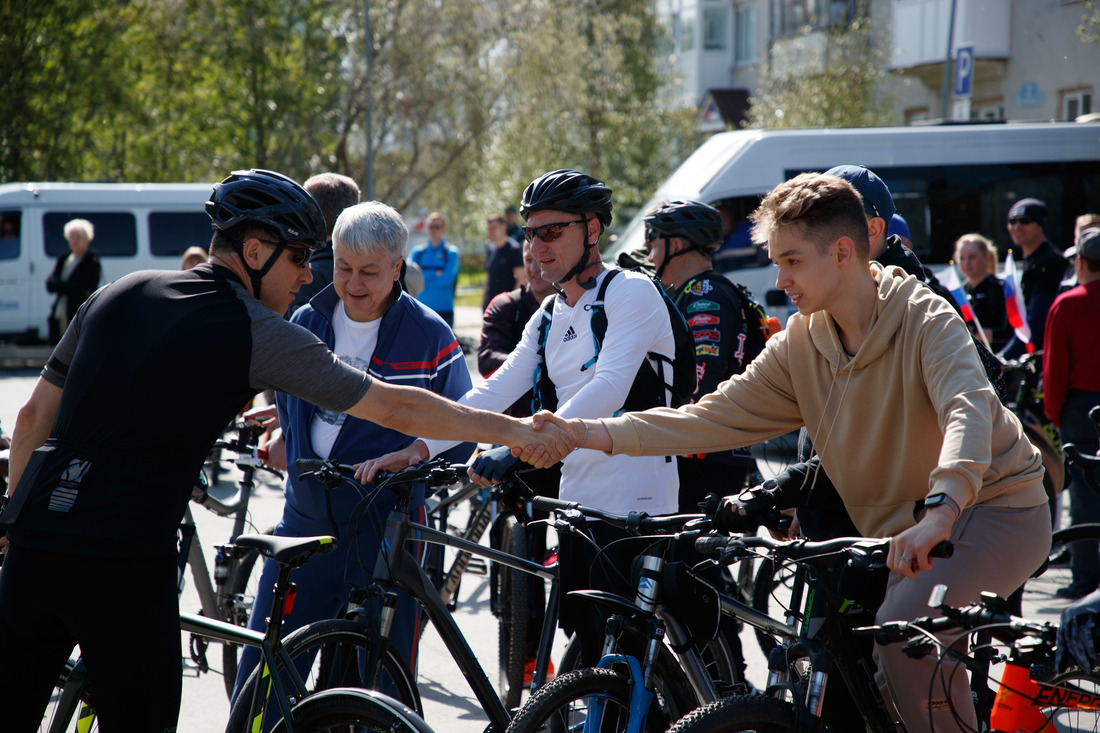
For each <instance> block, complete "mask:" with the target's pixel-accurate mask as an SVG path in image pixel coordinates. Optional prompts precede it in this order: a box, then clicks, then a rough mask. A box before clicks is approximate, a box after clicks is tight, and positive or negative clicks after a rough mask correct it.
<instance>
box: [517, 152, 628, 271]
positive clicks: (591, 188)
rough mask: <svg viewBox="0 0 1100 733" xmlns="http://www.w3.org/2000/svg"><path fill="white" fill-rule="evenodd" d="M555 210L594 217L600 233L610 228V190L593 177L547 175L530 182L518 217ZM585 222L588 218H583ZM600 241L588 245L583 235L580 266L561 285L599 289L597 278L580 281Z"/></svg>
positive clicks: (567, 171)
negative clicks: (571, 284)
mask: <svg viewBox="0 0 1100 733" xmlns="http://www.w3.org/2000/svg"><path fill="white" fill-rule="evenodd" d="M545 209H553V210H554V211H564V212H567V213H569V214H581V215H586V214H595V215H596V218H597V219H598V220H599V222H600V233H601V234H602V233H603V230H604V229H605V228H606V227H608V226H609V225H610V224H611V189H610V188H608V187H607V186H605V185H604V182H603V181H601V180H599V179H597V178H593V177H592V176H590V175H588V174H586V173H581V172H580V171H575V170H572V169H570V168H559V169H558V170H556V171H550V172H549V173H545V174H543V175H542V176H540V177H539V178H536V179H535V180H534V181H532V182H531V184H530V185H529V186H527V188H526V189H524V191H523V200H522V201H521V202H520V205H519V213H520V214H521V215H522V216H523V218H524V220H525V221H526V220H527V219H528V218H529V217H530V215H531V214H532V213H533V212H535V211H543V210H545ZM584 218H585V219H586V220H587V219H588V217H587V216H585V217H584ZM598 241H599V237H596V239H595V240H593V241H589V238H588V232H587V230H586V231H585V235H584V252H583V253H582V254H581V256H580V259H578V260H577V264H576V265H574V266H573V268H572V269H570V270H569V272H567V273H566V274H565V277H563V278H562V279H561V280H558V284H561V283H564V282H568V281H569V280H571V279H572V278H574V277H575V278H577V283H578V284H579V285H580V286H581V287H582V288H584V289H585V290H591V289H592V288H594V287H596V278H595V277H591V278H589V279H587V280H582V279H581V277H580V276H581V273H583V272H584V271H585V270H586V269H587V268H588V267H589V263H588V258H589V252H591V250H592V248H593V247H595V246H596V243H597V242H598Z"/></svg>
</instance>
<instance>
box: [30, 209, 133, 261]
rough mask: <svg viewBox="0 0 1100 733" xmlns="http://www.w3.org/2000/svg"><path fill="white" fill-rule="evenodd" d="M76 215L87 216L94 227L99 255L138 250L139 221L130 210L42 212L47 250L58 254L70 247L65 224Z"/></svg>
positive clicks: (127, 254)
mask: <svg viewBox="0 0 1100 733" xmlns="http://www.w3.org/2000/svg"><path fill="white" fill-rule="evenodd" d="M73 219H87V220H88V221H90V222H92V226H93V227H94V228H95V237H94V238H93V239H92V245H91V246H92V249H94V250H95V251H96V252H97V253H99V256H100V257H133V256H134V255H136V254H137V221H136V219H135V218H134V215H133V214H131V213H129V212H103V211H49V212H46V213H45V214H43V216H42V234H43V236H44V238H45V240H46V254H48V255H49V256H51V257H57V256H58V255H60V254H63V253H65V252H68V251H69V243H68V242H67V241H66V240H65V224H66V222H69V221H72V220H73Z"/></svg>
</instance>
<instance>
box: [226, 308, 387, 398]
mask: <svg viewBox="0 0 1100 733" xmlns="http://www.w3.org/2000/svg"><path fill="white" fill-rule="evenodd" d="M245 302H247V303H249V308H250V310H251V311H252V313H250V315H251V316H252V364H251V367H250V370H249V375H248V376H249V380H250V382H251V385H252V387H253V388H254V389H257V390H265V389H274V390H278V391H279V392H286V393H288V394H292V395H296V396H298V397H301V398H302V399H304V400H305V401H306V402H311V403H313V404H315V405H319V406H321V407H324V408H326V409H329V410H332V411H334V412H344V411H345V410H348V409H350V408H351V407H352V406H354V405H355V404H356V403H357V402H359V400H361V399H362V398H363V395H365V394H366V393H367V390H368V389H370V385H371V377H370V375H368V374H367V373H366V372H363V371H360V370H358V369H356V368H355V367H353V366H350V365H348V364H345V363H344V362H342V361H340V360H339V359H338V358H336V355H335V354H333V353H332V352H331V351H329V349H328V347H327V346H325V344H324V342H323V341H321V340H320V339H319V338H317V337H316V336H314V335H313V334H312V333H310V332H309V331H308V330H306V329H305V328H302V327H301V326H298V325H296V324H294V323H290V322H288V321H285V320H283V317H282V316H280V315H277V314H275V313H272V312H271V311H269V310H268V309H267V308H265V307H264V306H263V305H262V304H261V303H259V301H256V300H254V299H251V298H250V299H248V300H246V301H245Z"/></svg>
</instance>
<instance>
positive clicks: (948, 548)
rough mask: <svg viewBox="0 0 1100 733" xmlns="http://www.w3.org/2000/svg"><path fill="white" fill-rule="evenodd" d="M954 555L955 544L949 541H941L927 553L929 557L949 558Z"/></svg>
mask: <svg viewBox="0 0 1100 733" xmlns="http://www.w3.org/2000/svg"><path fill="white" fill-rule="evenodd" d="M954 554H955V544H954V543H953V542H952V541H951V540H943V541H942V542H939V543H937V544H935V545H934V546H933V547H932V549H931V550H929V551H928V556H929V557H943V558H947V557H951V556H952V555H954Z"/></svg>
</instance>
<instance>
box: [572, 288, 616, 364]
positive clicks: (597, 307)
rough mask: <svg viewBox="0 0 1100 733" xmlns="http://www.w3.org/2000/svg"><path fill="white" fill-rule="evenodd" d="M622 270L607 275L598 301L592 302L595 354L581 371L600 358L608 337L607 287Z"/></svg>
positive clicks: (599, 292) (597, 296)
mask: <svg viewBox="0 0 1100 733" xmlns="http://www.w3.org/2000/svg"><path fill="white" fill-rule="evenodd" d="M620 272H622V270H619V269H617V268H613V269H611V271H610V272H608V273H607V277H605V278H604V279H603V282H602V283H600V289H599V290H598V291H597V292H596V299H595V300H594V301H592V305H591V306H590V307H591V309H592V320H591V327H592V346H593V349H594V353H593V354H592V358H591V359H589V360H588V361H586V362H585V363H584V366H582V367H581V371H582V372H583V371H586V370H587V369H588V368H589V367H591V366H594V365H595V364H596V360H597V359H599V358H600V349H601V348H603V337H604V336H606V335H607V311H606V309H605V307H604V299H605V298H606V296H607V286H608V285H610V284H611V281H612V280H614V279H615V276H616V275H618V274H619V273H620Z"/></svg>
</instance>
